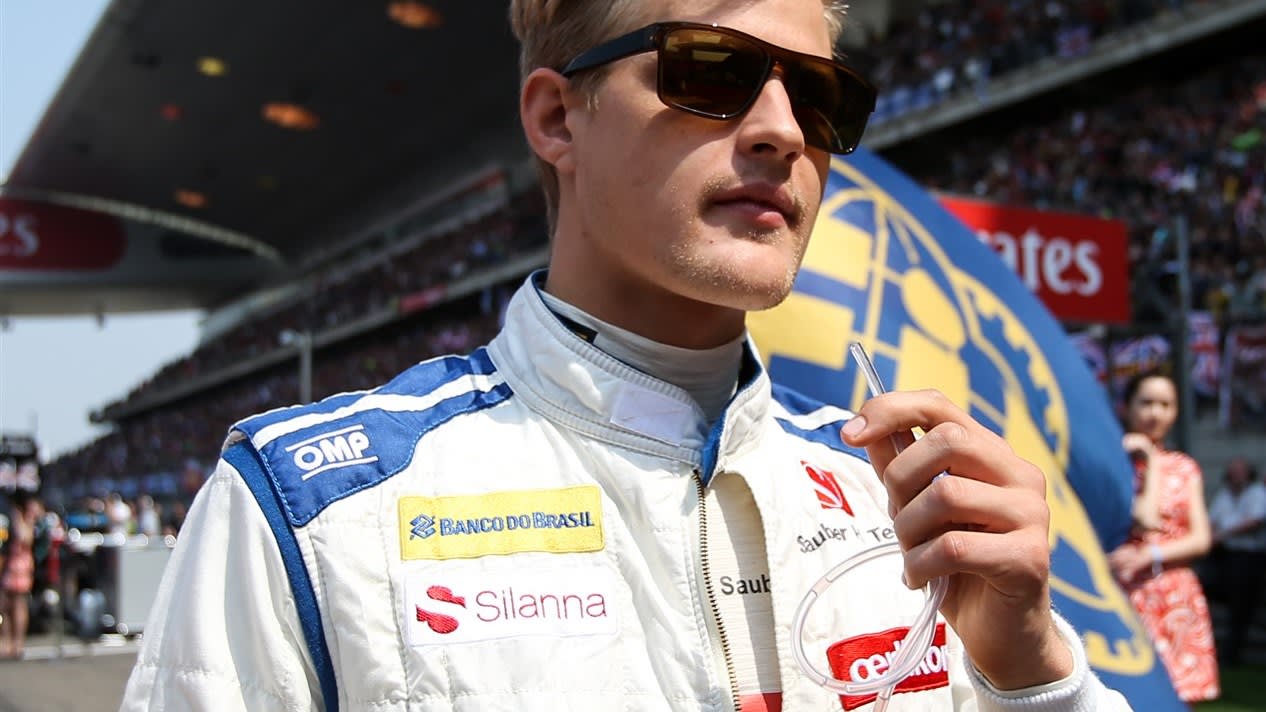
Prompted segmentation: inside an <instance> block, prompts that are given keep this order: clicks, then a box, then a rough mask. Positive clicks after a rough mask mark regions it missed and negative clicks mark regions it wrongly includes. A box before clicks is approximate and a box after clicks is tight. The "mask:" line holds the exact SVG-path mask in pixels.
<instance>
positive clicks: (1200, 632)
mask: <svg viewBox="0 0 1266 712" xmlns="http://www.w3.org/2000/svg"><path fill="white" fill-rule="evenodd" d="M1177 418H1178V389H1177V388H1176V387H1175V386H1174V382H1173V381H1172V380H1171V379H1170V378H1169V377H1168V376H1164V375H1160V374H1156V373H1149V374H1142V375H1140V376H1137V377H1135V378H1134V379H1133V380H1131V381H1130V383H1129V385H1128V386H1126V391H1125V425H1126V430H1127V431H1128V432H1127V433H1126V435H1125V437H1124V439H1123V440H1122V445H1123V446H1124V447H1125V449H1126V451H1127V452H1129V453H1130V457H1131V458H1132V459H1133V460H1134V462H1135V463H1136V467H1137V471H1138V476H1137V478H1136V501H1135V507H1134V512H1135V521H1136V525H1135V528H1134V533H1133V534H1132V535H1131V537H1130V539H1129V541H1127V542H1126V543H1124V544H1122V545H1121V546H1120V547H1118V548H1117V549H1116V550H1115V551H1113V552H1112V553H1111V554H1110V555H1109V556H1108V561H1109V563H1110V564H1111V566H1112V570H1113V573H1115V574H1116V577H1117V580H1118V581H1120V582H1121V585H1122V586H1124V587H1125V590H1126V592H1127V593H1129V595H1130V601H1131V602H1132V603H1133V604H1134V607H1135V609H1137V610H1138V612H1139V616H1140V618H1142V620H1143V624H1144V626H1145V627H1146V628H1147V631H1148V633H1149V634H1150V635H1151V638H1152V641H1153V642H1154V643H1155V644H1156V650H1157V652H1159V653H1160V657H1161V660H1162V661H1163V662H1164V663H1165V669H1166V670H1168V671H1169V677H1170V679H1171V680H1173V683H1174V689H1176V690H1177V691H1178V695H1179V697H1181V698H1182V699H1183V700H1184V701H1186V702H1189V703H1192V702H1199V701H1203V700H1212V699H1216V698H1217V697H1218V694H1219V689H1218V662H1217V656H1216V654H1215V653H1214V641H1213V624H1212V622H1211V621H1210V619H1209V604H1208V602H1207V601H1206V599H1205V595H1204V591H1203V590H1202V589H1201V587H1200V581H1199V579H1197V578H1196V574H1195V572H1194V571H1192V568H1191V563H1192V562H1193V561H1194V560H1196V559H1198V558H1200V557H1202V556H1204V555H1205V553H1207V552H1208V551H1209V546H1210V543H1211V535H1210V531H1209V517H1208V513H1207V512H1206V510H1205V504H1204V483H1203V476H1202V475H1201V472H1200V466H1199V465H1198V464H1196V461H1195V460H1193V459H1192V458H1191V457H1190V456H1188V455H1187V454H1185V453H1181V452H1177V451H1174V450H1166V449H1165V446H1164V441H1165V436H1166V435H1168V434H1169V430H1170V428H1171V427H1173V425H1174V422H1175V421H1176V420H1177Z"/></svg>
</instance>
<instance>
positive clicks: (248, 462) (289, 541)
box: [224, 440, 338, 712]
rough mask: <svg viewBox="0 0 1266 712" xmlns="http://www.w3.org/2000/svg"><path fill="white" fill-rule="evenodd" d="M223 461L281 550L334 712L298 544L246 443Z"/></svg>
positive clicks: (321, 634) (332, 687)
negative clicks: (243, 483) (241, 483)
mask: <svg viewBox="0 0 1266 712" xmlns="http://www.w3.org/2000/svg"><path fill="white" fill-rule="evenodd" d="M224 460H225V462H228V463H229V464H230V465H232V466H233V468H234V469H236V470H237V471H238V473H239V474H240V475H241V476H242V479H243V480H245V481H246V486H247V487H248V488H249V489H250V491H251V494H253V495H255V501H256V502H258V503H259V508H260V510H261V511H263V513H264V518H265V519H266V520H268V526H269V527H271V528H272V530H273V537H274V538H276V540H277V548H279V549H280V550H281V560H282V563H284V564H285V567H286V578H288V579H289V580H290V590H291V591H293V592H294V597H295V610H296V611H298V612H299V627H300V628H301V629H302V630H303V637H304V640H305V641H306V642H307V645H308V653H309V654H310V655H311V656H312V664H313V665H314V666H315V667H316V673H317V679H319V680H320V681H321V697H322V698H323V699H324V700H325V709H326V710H327V712H338V682H337V681H336V680H335V678H334V662H333V661H332V660H331V659H330V649H329V647H328V646H327V645H326V642H325V630H324V629H323V628H322V627H321V609H320V607H319V606H318V605H317V600H316V593H315V592H314V591H313V590H312V580H311V579H309V578H308V569H307V567H306V566H304V565H303V554H302V553H301V552H300V551H299V542H298V540H297V539H295V533H294V530H293V529H291V528H290V525H289V524H288V523H287V522H286V517H285V514H284V513H283V512H282V507H281V499H280V497H278V495H277V491H276V490H274V489H273V487H272V480H271V479H270V478H269V477H268V475H267V474H266V473H265V471H264V463H263V461H262V460H260V457H259V453H258V452H256V451H255V448H253V447H251V444H250V443H249V442H247V441H245V440H243V441H239V442H238V443H236V444H234V445H233V446H231V447H230V448H229V449H228V450H226V451H225V452H224Z"/></svg>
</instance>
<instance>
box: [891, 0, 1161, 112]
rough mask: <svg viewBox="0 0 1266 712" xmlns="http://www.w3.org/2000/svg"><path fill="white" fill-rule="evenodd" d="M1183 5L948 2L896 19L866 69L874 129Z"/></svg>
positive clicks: (1156, 0) (1115, 0) (1147, 1)
mask: <svg viewBox="0 0 1266 712" xmlns="http://www.w3.org/2000/svg"><path fill="white" fill-rule="evenodd" d="M1184 4H1186V3H1185V2H1184V0H1013V1H1011V2H1002V1H1001V0H950V1H949V2H943V3H928V4H927V5H925V6H924V7H922V8H921V9H920V10H919V12H918V13H917V14H915V15H913V16H911V17H908V18H900V19H896V20H894V21H893V22H892V24H891V25H890V26H889V28H888V30H887V31H886V32H885V34H884V36H883V37H880V38H868V42H867V44H870V43H879V46H880V51H879V52H878V55H880V58H879V59H878V60H877V62H876V66H875V68H874V69H873V70H872V72H873V75H874V78H875V81H876V84H877V85H878V86H880V87H882V88H883V91H882V92H881V93H880V98H879V104H878V106H877V107H876V111H875V123H876V124H878V123H882V122H883V121H884V120H885V119H889V118H894V117H897V116H900V115H902V114H904V113H906V112H909V111H913V110H918V109H924V108H928V107H930V106H932V105H934V104H936V103H937V102H939V101H941V100H943V99H945V98H947V97H949V96H951V95H953V94H954V93H956V92H959V91H962V90H968V91H975V90H979V89H982V88H983V86H984V85H985V83H986V82H988V81H989V80H990V79H996V78H998V77H1001V76H1003V75H1005V74H1008V73H1010V72H1012V71H1015V70H1017V69H1020V68H1022V67H1026V66H1029V65H1032V64H1033V63H1035V62H1037V61H1039V60H1042V59H1046V58H1050V57H1059V58H1061V59H1068V58H1072V57H1077V56H1080V55H1083V54H1085V53H1086V52H1088V51H1089V50H1090V47H1091V45H1092V44H1093V43H1094V41H1095V40H1097V39H1099V38H1100V37H1102V36H1104V35H1107V34H1111V33H1113V32H1116V31H1117V30H1121V29H1123V28H1126V27H1129V26H1130V25H1134V24H1137V23H1139V22H1142V21H1145V20H1148V19H1150V18H1152V17H1154V16H1155V15H1157V14H1158V13H1160V12H1164V11H1166V10H1173V9H1177V8H1180V7H1182V6H1183V5H1184Z"/></svg>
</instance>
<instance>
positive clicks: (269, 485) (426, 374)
mask: <svg viewBox="0 0 1266 712" xmlns="http://www.w3.org/2000/svg"><path fill="white" fill-rule="evenodd" d="M495 372H496V367H495V366H493V364H492V360H491V359H489V358H488V354H487V351H486V350H485V349H483V348H480V349H478V350H476V351H475V352H474V353H472V354H471V355H470V356H468V357H459V356H451V357H444V358H440V359H434V360H431V361H427V362H424V363H421V364H418V365H417V366H414V367H413V368H411V369H409V370H407V371H405V372H404V373H402V374H400V375H399V376H397V377H396V378H395V379H394V380H392V381H391V382H390V383H387V384H386V385H384V386H382V387H381V388H377V389H375V390H373V391H368V392H361V393H346V394H340V395H336V396H332V397H330V398H327V399H325V400H323V401H320V402H318V403H313V404H310V405H306V406H298V407H293V408H283V409H280V410H275V411H270V412H268V413H263V414H261V415H259V416H256V417H254V418H249V419H247V420H245V421H243V422H241V423H239V424H237V425H236V426H234V428H235V429H236V430H240V431H242V432H243V433H245V434H246V435H247V436H248V437H252V438H253V437H254V436H255V435H256V434H257V433H259V432H260V431H261V430H262V429H263V428H265V427H268V426H270V425H275V424H278V423H283V422H285V421H287V420H290V419H292V418H298V417H302V416H307V415H316V416H321V415H330V416H333V414H334V413H335V411H337V410H338V409H340V408H349V409H350V413H351V414H350V415H347V416H343V417H337V418H335V417H330V418H325V419H321V420H320V422H318V423H316V424H314V425H309V426H305V427H302V428H299V429H297V430H295V431H293V432H290V433H286V434H285V435H282V436H279V437H277V438H275V439H273V440H271V441H269V442H268V443H266V444H265V445H264V447H263V448H261V449H260V450H256V448H255V447H254V446H253V444H252V442H251V441H250V440H243V441H239V442H237V443H236V444H234V445H232V446H231V447H229V448H228V449H227V450H226V451H225V453H224V459H225V460H226V461H227V462H228V463H229V464H231V465H233V467H234V468H235V469H236V470H237V471H238V472H239V473H240V474H241V476H242V478H243V479H244V480H245V482H246V485H247V487H248V488H249V489H250V491H251V493H252V494H253V495H254V496H255V501H256V502H257V503H258V504H259V508H260V510H261V511H262V512H263V514H264V517H265V519H266V520H267V521H268V524H269V526H270V527H271V528H272V531H273V536H274V537H275V539H276V541H277V546H278V548H279V549H280V550H281V558H282V562H283V563H284V564H285V568H286V576H287V578H288V579H289V581H290V587H291V590H292V591H293V592H294V597H295V608H296V610H297V611H298V613H299V623H300V627H301V628H302V630H303V635H304V638H305V640H306V643H307V646H308V652H309V653H310V654H311V656H312V662H313V664H314V665H315V666H316V672H317V677H318V678H319V679H320V682H321V696H322V698H324V700H325V704H326V709H327V710H330V711H331V712H337V710H338V682H337V680H336V678H335V676H334V663H333V661H332V660H331V658H330V653H329V647H328V646H327V644H326V640H325V632H324V629H323V627H322V625H321V611H320V608H319V606H318V605H317V599H316V593H315V591H314V590H313V588H312V581H311V579H310V578H309V576H308V570H307V567H306V566H305V565H304V562H303V554H302V552H301V551H300V549H299V543H298V539H297V538H296V537H295V532H294V529H295V528H296V527H301V526H303V525H305V524H307V523H308V522H310V521H312V519H313V518H314V517H316V516H317V515H318V514H320V513H321V511H322V510H323V509H325V507H326V506H328V505H329V504H331V503H332V502H336V501H338V500H340V499H342V498H344V497H347V496H349V495H351V494H353V493H355V492H359V491H360V490H363V489H365V488H367V487H372V486H374V485H376V484H379V483H381V482H382V481H384V480H386V479H387V478H389V477H391V476H392V475H395V474H396V473H398V472H400V471H401V470H403V469H404V467H405V466H406V465H408V464H409V460H410V459H411V458H412V457H413V452H414V449H415V448H416V446H417V443H418V440H419V439H420V438H421V437H422V436H423V435H425V434H426V433H428V432H430V431H431V430H434V429H435V428H437V427H439V426H440V425H443V424H444V423H446V422H448V421H449V420H451V419H453V418H454V417H456V416H458V415H461V414H463V413H471V412H474V411H478V410H483V409H484V408H491V407H492V406H495V405H497V404H498V403H501V402H502V401H504V400H506V399H507V398H509V397H510V396H511V391H510V387H509V386H508V385H506V384H505V383H504V382H501V383H498V384H497V385H495V386H493V387H492V388H489V389H488V390H481V389H480V388H479V384H477V383H475V382H474V381H471V382H470V384H469V387H468V388H466V389H464V390H462V389H456V391H455V394H454V395H451V396H449V397H448V398H446V399H444V400H440V401H435V402H432V403H430V405H428V406H427V407H425V408H419V409H417V410H409V409H407V408H406V409H403V410H390V411H387V410H382V409H380V408H372V407H370V408H365V409H357V408H356V406H357V405H358V403H359V402H360V401H361V399H363V398H366V397H370V396H384V395H385V396H406V397H407V396H416V397H422V398H425V397H426V396H428V395H429V394H431V393H432V392H433V391H435V390H436V389H438V388H440V387H441V386H444V385H447V384H450V383H454V382H456V381H458V380H460V379H463V378H467V379H469V378H470V377H472V376H487V375H491V374H493V373H495ZM357 433H358V434H361V435H363V437H362V438H360V439H359V441H358V442H357V444H356V446H355V448H353V447H352V446H350V445H348V444H347V442H346V440H347V436H348V435H350V434H357ZM340 435H342V436H343V437H344V442H342V443H341V444H340V445H337V446H336V445H333V444H329V441H330V440H331V439H332V438H335V437H339V436H340ZM322 441H325V443H323V442H322ZM314 443H315V445H314ZM323 444H324V446H325V450H322V445H323ZM309 445H311V446H312V447H313V448H314V449H313V450H311V451H310V452H311V453H312V455H311V456H312V457H313V458H315V457H317V456H318V455H317V453H320V456H321V457H327V456H333V457H339V456H342V455H350V457H346V458H344V459H343V460H342V461H341V462H338V463H335V464H336V465H337V467H335V468H331V469H325V468H324V467H318V468H309V469H305V468H304V467H303V466H302V465H301V464H300V462H301V461H302V462H307V461H303V460H301V458H300V457H298V456H297V455H296V454H295V453H298V452H300V451H302V450H303V448H305V447H307V446H309ZM309 464H311V463H309ZM314 472H316V474H315V475H314V474H313V473H314Z"/></svg>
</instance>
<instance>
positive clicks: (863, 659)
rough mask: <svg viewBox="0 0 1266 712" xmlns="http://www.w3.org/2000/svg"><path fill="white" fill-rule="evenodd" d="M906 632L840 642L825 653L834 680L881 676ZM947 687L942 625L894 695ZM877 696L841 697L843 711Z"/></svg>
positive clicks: (866, 636)
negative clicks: (920, 659) (921, 660)
mask: <svg viewBox="0 0 1266 712" xmlns="http://www.w3.org/2000/svg"><path fill="white" fill-rule="evenodd" d="M909 630H910V629H909V628H892V629H889V630H885V631H883V632H881V633H871V634H869V635H859V636H856V637H853V638H847V639H845V640H841V641H840V642H838V643H835V644H833V645H831V647H829V648H827V649H826V659H827V662H829V663H830V665H831V672H832V673H833V674H834V675H835V677H836V679H838V680H843V681H845V682H862V681H864V680H870V679H873V678H874V677H875V676H876V675H883V674H884V673H886V672H887V671H888V668H889V667H890V666H891V665H892V661H893V659H895V658H896V657H897V651H898V650H900V649H901V644H902V640H901V639H902V638H904V637H905V636H906V632H907V631H909ZM948 685H949V652H948V651H947V650H946V646H945V624H944V623H938V624H937V626H936V634H935V635H933V636H932V644H931V645H930V646H928V649H927V652H926V653H925V654H924V656H923V662H921V663H919V666H918V667H917V668H915V669H914V672H912V673H910V676H909V677H907V678H906V679H904V680H902V681H901V682H900V683H898V685H897V686H896V688H894V690H893V693H894V694H899V693H902V692H918V691H920V690H931V689H933V688H937V687H946V686H948ZM875 697H876V695H875V694H874V693H871V694H869V695H840V703H841V704H843V705H844V709H846V710H851V709H856V708H858V707H861V706H862V705H864V704H867V703H870V702H873V701H874V700H875Z"/></svg>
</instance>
